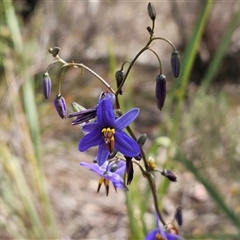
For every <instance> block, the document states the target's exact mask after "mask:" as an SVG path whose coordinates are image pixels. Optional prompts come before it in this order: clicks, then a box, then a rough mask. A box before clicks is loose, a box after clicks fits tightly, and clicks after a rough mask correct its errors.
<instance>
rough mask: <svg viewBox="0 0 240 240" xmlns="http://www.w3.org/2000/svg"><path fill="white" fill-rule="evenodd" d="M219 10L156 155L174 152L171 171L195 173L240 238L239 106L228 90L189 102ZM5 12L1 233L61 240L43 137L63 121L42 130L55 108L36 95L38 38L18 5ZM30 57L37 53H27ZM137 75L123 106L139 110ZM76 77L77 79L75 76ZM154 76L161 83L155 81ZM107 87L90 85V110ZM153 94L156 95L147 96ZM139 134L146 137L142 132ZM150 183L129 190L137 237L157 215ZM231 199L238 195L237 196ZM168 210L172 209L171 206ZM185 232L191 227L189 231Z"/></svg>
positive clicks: (185, 72) (164, 125)
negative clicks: (25, 25)
mask: <svg viewBox="0 0 240 240" xmlns="http://www.w3.org/2000/svg"><path fill="white" fill-rule="evenodd" d="M212 6H213V1H206V3H205V7H204V8H203V12H201V13H200V14H199V19H198V22H197V23H196V27H195V30H194V32H193V35H192V37H191V39H190V41H189V43H188V44H187V46H186V51H185V53H184V56H183V57H182V60H183V61H182V63H183V68H182V73H181V75H180V77H179V80H178V81H176V85H173V88H172V89H171V90H170V91H169V92H170V94H169V96H168V97H169V99H168V106H165V107H164V109H163V113H161V114H162V119H163V120H164V121H162V122H161V123H160V124H159V128H160V129H158V130H157V132H156V133H155V134H154V135H155V136H157V135H159V136H160V133H162V132H161V129H164V133H165V134H166V136H163V137H166V138H165V140H166V139H167V140H169V143H171V144H169V145H168V146H164V147H163V146H162V145H161V144H162V143H163V142H162V140H163V139H161V142H160V143H159V141H156V142H155V143H154V145H153V146H152V147H151V148H150V151H149V154H150V153H151V154H152V155H154V156H156V157H157V155H158V154H159V148H161V147H162V148H163V149H164V150H167V155H166V159H165V160H166V161H167V162H169V163H167V164H165V167H169V168H171V169H173V170H175V169H176V170H177V171H179V172H181V173H183V174H184V173H185V172H191V173H192V174H193V175H194V176H195V178H196V180H197V181H198V182H200V183H201V184H203V185H204V186H205V188H206V190H207V192H208V194H209V195H210V196H211V198H212V200H213V201H214V202H215V204H216V208H218V210H219V216H220V217H221V216H222V214H225V216H226V218H227V219H228V221H229V222H231V223H232V224H233V225H235V228H234V229H236V234H237V231H239V228H240V226H239V216H238V215H237V209H239V205H238V202H237V201H234V198H233V199H223V197H222V196H224V195H225V193H226V191H228V190H229V189H228V187H229V186H232V187H233V188H234V187H235V186H236V185H237V186H238V180H239V177H238V174H237V173H236V169H238V168H239V145H240V142H239V137H238V136H239V134H240V132H239V129H240V128H239V121H240V119H239V117H238V116H240V115H239V113H240V110H239V106H237V107H235V108H234V109H232V106H231V101H230V100H229V98H228V95H227V94H228V93H227V92H225V91H223V92H222V93H216V91H214V90H213V91H212V92H211V91H210V92H204V93H202V92H201V91H199V93H201V94H197V93H196V92H193V94H192V95H191V92H190V93H189V97H188V99H187V101H186V98H185V94H186V88H187V85H188V82H189V79H190V74H191V71H192V68H193V65H194V60H195V56H196V53H197V51H198V46H199V44H200V43H201V40H202V34H203V33H204V30H205V28H206V24H207V19H208V17H209V16H210V14H211V9H212ZM0 11H2V12H1V26H0V27H1V29H0V30H1V31H0V38H1V39H2V40H3V41H1V42H0V54H1V55H0V60H1V61H0V74H1V75H0V77H1V82H0V84H1V86H0V104H1V109H2V110H3V113H4V114H2V117H1V127H0V132H1V136H0V157H1V165H0V175H1V183H0V184H1V185H0V192H1V194H0V210H1V217H0V229H4V230H5V231H6V233H7V234H8V236H10V237H12V238H13V239H16V238H25V239H27V238H29V239H30V238H31V239H47V238H48V239H50V238H57V237H58V233H59V232H60V230H59V229H56V226H55V219H54V214H53V212H54V211H53V210H52V208H53V206H51V204H50V201H49V195H48V192H47V184H48V182H46V178H45V174H44V171H43V166H42V161H41V158H42V149H41V148H42V146H41V145H42V144H41V138H42V137H43V135H44V134H49V132H51V131H54V128H53V129H51V128H48V127H47V126H46V125H47V124H49V125H51V126H54V125H55V122H54V121H53V122H50V123H43V124H42V125H43V126H45V127H46V128H45V129H41V128H40V123H39V114H40V115H41V116H43V115H44V114H47V113H48V112H49V111H50V110H49V109H48V107H49V105H47V104H46V105H47V107H46V106H42V105H41V103H42V102H41V101H42V100H40V98H38V96H39V95H38V94H36V93H35V92H36V86H35V84H34V79H35V77H36V76H35V75H33V74H32V72H31V71H30V68H29V65H31V63H32V61H33V55H34V54H33V53H34V52H35V50H36V49H37V44H36V42H34V40H33V39H34V37H33V39H28V40H25V42H24V44H23V41H22V36H21V26H20V23H19V21H18V19H17V17H16V15H15V12H14V8H13V6H12V4H11V1H3V2H1V10H0ZM238 22H239V11H238V12H237V13H236V15H235V16H233V20H232V22H231V23H230V25H229V26H230V27H229V31H227V32H226V35H225V37H224V38H223V41H222V43H221V44H220V45H219V49H218V51H217V53H216V56H215V58H213V62H212V64H210V66H209V70H208V72H207V74H206V76H205V78H204V79H205V80H204V82H205V86H204V87H206V86H207V87H209V84H210V83H211V82H212V81H213V79H214V76H216V74H217V70H218V67H219V65H220V63H221V60H222V58H223V56H224V53H225V52H226V50H227V48H228V45H229V42H230V39H231V35H232V33H233V32H234V29H235V28H236V26H237V23H238ZM2 23H3V24H2ZM123 44H125V43H123ZM29 46H31V47H29ZM114 47H115V46H114V44H111V43H109V58H110V63H109V66H110V67H109V68H110V73H109V75H110V76H114V75H113V74H114V71H115V70H117V69H115V68H116V67H118V64H117V63H116V58H115V56H114ZM26 51H27V52H28V53H29V54H27V55H26V54H25V53H26ZM126 55H127V53H126ZM73 71H75V70H73ZM132 74H133V76H132V75H131V76H130V82H128V83H127V84H126V86H124V88H125V89H124V90H125V91H126V93H125V96H124V98H125V99H124V100H123V101H125V104H123V105H124V107H125V108H126V110H128V109H129V108H131V107H134V105H133V102H134V98H135V97H136V96H133V95H134V84H133V80H134V79H136V78H137V74H138V73H137V71H133V73H132ZM148 74H152V73H148ZM56 75H57V74H56ZM69 76H72V75H71V74H69ZM74 76H75V75H74ZM106 76H108V74H106ZM110 76H109V78H111V77H110ZM38 77H39V76H38ZM112 78H113V77H112ZM151 78H153V79H154V76H151ZM151 84H152V83H151ZM37 85H38V84H37ZM78 85H80V84H79V83H77V84H69V83H66V85H65V90H66V89H67V90H70V92H71V93H73V94H74V95H77V94H78V92H79V90H76V86H78ZM96 86H97V87H96ZM99 86H100V84H99V85H96V84H95V83H93V82H91V81H90V82H89V83H88V84H86V88H90V91H91V92H92V95H91V96H88V95H89V91H85V92H84V93H83V95H82V96H83V97H82V98H83V99H86V100H85V101H86V104H89V105H90V107H91V103H90V102H91V99H92V97H95V95H97V94H96V93H97V92H98V87H99ZM199 90H201V87H199ZM84 94H85V95H84ZM144 94H145V93H144ZM69 95H70V94H69ZM146 96H147V97H149V96H148V95H147V94H146ZM144 97H145V95H144ZM67 98H68V102H70V101H71V100H72V97H71V96H67ZM148 101H149V99H144V101H143V102H142V103H141V102H138V104H139V106H138V107H140V106H141V105H143V106H144V107H146V106H147V107H148V106H149V105H150V106H151V104H152V102H151V101H150V103H149V102H148ZM93 105H94V104H93ZM171 105H172V106H173V108H171ZM175 106H177V107H175ZM151 107H152V106H151ZM152 108H153V107H152ZM170 109H171V110H170ZM172 109H173V112H171V111H172ZM143 111H144V110H143ZM49 119H50V120H51V118H49ZM59 121H60V120H59ZM141 125H142V124H141ZM139 131H140V132H141V129H139ZM158 140H159V139H158ZM160 145H161V146H160ZM76 146H77V143H76ZM176 149H178V150H179V151H176ZM179 163H180V164H179ZM159 164H160V163H159ZM161 167H162V166H159V168H161ZM69 175H71V173H69ZM212 176H214V177H212ZM179 178H181V176H179ZM208 180H209V181H208ZM145 183H146V182H145V181H144V179H143V180H142V176H141V175H140V174H138V171H136V176H135V179H134V181H133V182H132V184H131V185H130V186H129V188H130V192H128V193H127V196H126V204H127V206H128V216H129V222H130V231H131V232H130V233H129V236H130V238H139V239H141V238H143V236H144V235H145V234H146V232H147V231H148V230H149V225H151V223H150V224H149V222H148V215H147V213H146V212H149V211H151V206H152V205H151V204H152V199H151V195H150V194H149V189H148V188H147V186H145ZM168 191H170V190H169V184H168V182H167V181H165V180H162V179H161V181H160V187H159V195H160V199H161V200H163V199H164V197H165V196H166V194H167V192H168ZM227 193H229V194H233V193H232V192H231V191H230V190H229V192H227ZM161 206H162V208H164V205H163V204H161ZM170 218H171V217H170ZM152 222H154V221H152ZM182 228H183V229H184V226H183V227H182ZM237 229H238V230H237ZM223 230H224V229H223ZM221 231H222V229H221ZM226 233H228V232H227V231H226ZM202 234H206V235H207V234H208V233H202ZM189 235H190V236H189V239H190V237H191V239H193V237H194V236H192V235H191V234H189ZM216 236H217V237H218V236H219V235H216ZM214 237H215V236H213V235H212V234H211V235H209V238H208V239H214ZM217 237H215V238H217ZM206 239H207V237H206Z"/></svg>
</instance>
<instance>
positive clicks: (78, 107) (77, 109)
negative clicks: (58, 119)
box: [71, 102, 86, 112]
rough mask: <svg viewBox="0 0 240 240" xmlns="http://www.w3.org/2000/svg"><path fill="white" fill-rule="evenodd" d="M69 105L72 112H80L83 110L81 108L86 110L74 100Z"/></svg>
mask: <svg viewBox="0 0 240 240" xmlns="http://www.w3.org/2000/svg"><path fill="white" fill-rule="evenodd" d="M71 105H72V110H73V111H74V112H81V111H83V110H86V108H85V107H83V106H81V105H80V104H78V103H76V102H72V104H71Z"/></svg>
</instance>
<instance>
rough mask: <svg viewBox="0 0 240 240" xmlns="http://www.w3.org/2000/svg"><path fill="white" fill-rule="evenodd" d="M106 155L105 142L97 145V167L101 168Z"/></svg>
mask: <svg viewBox="0 0 240 240" xmlns="http://www.w3.org/2000/svg"><path fill="white" fill-rule="evenodd" d="M108 155H109V151H108V149H107V147H106V144H105V142H103V143H101V144H99V147H98V153H97V163H98V165H99V166H102V165H103V164H104V163H105V162H106V160H107V158H108Z"/></svg>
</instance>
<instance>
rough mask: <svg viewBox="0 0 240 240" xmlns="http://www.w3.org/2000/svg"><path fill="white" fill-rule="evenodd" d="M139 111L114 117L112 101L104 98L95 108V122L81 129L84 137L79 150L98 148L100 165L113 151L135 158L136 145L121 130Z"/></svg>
mask: <svg viewBox="0 0 240 240" xmlns="http://www.w3.org/2000/svg"><path fill="white" fill-rule="evenodd" d="M138 113H139V109H138V108H133V109H131V110H130V111H128V112H126V113H125V114H123V115H122V116H121V117H119V118H117V119H116V117H115V114H114V111H113V104H112V99H111V98H109V97H105V98H104V99H103V100H102V101H100V103H99V104H98V107H97V122H93V123H87V124H85V125H84V126H83V127H82V130H83V131H84V132H87V133H88V134H87V135H85V136H84V137H83V138H82V139H81V141H80V142H79V145H78V147H79V150H80V151H81V152H84V151H86V150H87V149H88V148H90V147H93V146H98V153H97V163H98V165H100V166H101V165H102V164H103V163H104V162H105V161H106V160H107V158H108V156H109V154H111V153H112V152H113V151H114V149H116V150H117V151H119V152H120V153H122V154H123V155H125V156H129V157H135V156H137V155H138V154H139V153H140V147H139V145H138V143H137V142H136V141H135V140H133V139H132V138H131V137H129V136H128V135H127V134H126V133H125V132H124V131H123V129H124V128H125V127H127V126H128V125H129V124H130V123H131V122H132V121H133V120H134V119H135V118H136V117H137V115H138Z"/></svg>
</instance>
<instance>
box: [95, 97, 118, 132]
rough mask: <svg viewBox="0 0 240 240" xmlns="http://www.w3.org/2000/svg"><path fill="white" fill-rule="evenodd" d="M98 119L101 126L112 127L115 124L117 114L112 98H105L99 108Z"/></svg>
mask: <svg viewBox="0 0 240 240" xmlns="http://www.w3.org/2000/svg"><path fill="white" fill-rule="evenodd" d="M97 121H98V124H99V126H100V127H112V128H114V126H115V115H114V112H113V106H112V102H111V100H110V99H103V100H102V101H101V102H100V103H99V105H98V108H97Z"/></svg>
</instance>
